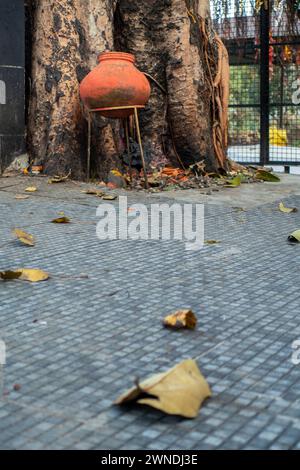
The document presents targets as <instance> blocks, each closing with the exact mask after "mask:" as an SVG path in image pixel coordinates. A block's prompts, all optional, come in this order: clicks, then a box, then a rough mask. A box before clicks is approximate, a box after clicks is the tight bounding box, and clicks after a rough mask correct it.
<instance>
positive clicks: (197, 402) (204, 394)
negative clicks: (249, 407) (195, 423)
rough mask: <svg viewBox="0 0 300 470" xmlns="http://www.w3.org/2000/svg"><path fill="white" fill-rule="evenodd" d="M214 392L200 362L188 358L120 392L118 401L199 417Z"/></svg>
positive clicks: (119, 402) (174, 413) (189, 416)
mask: <svg viewBox="0 0 300 470" xmlns="http://www.w3.org/2000/svg"><path fill="white" fill-rule="evenodd" d="M147 395H148V396H147ZM211 395H212V394H211V390H210V387H209V385H208V383H207V382H206V380H205V378H204V377H203V375H202V374H201V372H200V370H199V369H198V366H197V364H196V362H195V361H194V360H192V359H188V360H186V361H183V362H181V363H180V364H178V365H177V366H175V367H173V368H172V369H170V370H168V371H167V372H165V373H162V374H157V375H154V376H153V377H150V378H148V379H146V380H144V381H143V382H141V383H138V384H137V385H136V386H135V387H133V388H131V389H130V390H128V391H127V392H125V393H124V394H123V395H122V396H120V397H119V398H118V399H117V401H116V402H115V404H116V405H122V404H126V403H128V402H136V403H138V404H141V405H148V406H152V407H153V408H156V409H158V410H160V411H162V412H164V413H167V414H170V415H178V416H183V417H185V418H196V416H197V415H198V412H199V409H200V407H201V405H202V403H203V402H204V400H205V399H206V398H209V397H211Z"/></svg>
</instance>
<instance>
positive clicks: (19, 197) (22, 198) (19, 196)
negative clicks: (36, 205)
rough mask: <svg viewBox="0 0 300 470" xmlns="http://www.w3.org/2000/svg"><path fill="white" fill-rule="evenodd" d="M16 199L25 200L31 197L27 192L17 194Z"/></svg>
mask: <svg viewBox="0 0 300 470" xmlns="http://www.w3.org/2000/svg"><path fill="white" fill-rule="evenodd" d="M15 199H17V200H19V201H23V200H24V199H29V196H26V195H25V194H16V195H15Z"/></svg>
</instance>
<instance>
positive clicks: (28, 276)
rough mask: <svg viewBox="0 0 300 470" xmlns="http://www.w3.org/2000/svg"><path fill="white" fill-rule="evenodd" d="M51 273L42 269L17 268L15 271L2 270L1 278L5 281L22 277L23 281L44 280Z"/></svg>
mask: <svg viewBox="0 0 300 470" xmlns="http://www.w3.org/2000/svg"><path fill="white" fill-rule="evenodd" d="M49 277H50V276H49V274H48V273H46V272H45V271H41V270H40V269H27V268H22V269H16V270H14V271H3V272H0V278H1V279H3V280H5V281H10V280H14V279H20V280H22V281H28V282H42V281H46V280H47V279H49Z"/></svg>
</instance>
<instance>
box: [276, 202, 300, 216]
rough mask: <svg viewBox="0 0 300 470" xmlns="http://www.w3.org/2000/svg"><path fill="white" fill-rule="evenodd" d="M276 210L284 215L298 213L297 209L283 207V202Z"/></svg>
mask: <svg viewBox="0 0 300 470" xmlns="http://www.w3.org/2000/svg"><path fill="white" fill-rule="evenodd" d="M278 209H279V210H280V212H284V213H285V214H292V213H293V212H298V209H297V208H296V207H285V205H284V204H283V202H280V203H279V206H278Z"/></svg>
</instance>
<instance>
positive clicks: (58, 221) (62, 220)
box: [52, 217, 71, 224]
mask: <svg viewBox="0 0 300 470" xmlns="http://www.w3.org/2000/svg"><path fill="white" fill-rule="evenodd" d="M70 222H71V220H70V219H69V217H59V218H58V219H54V220H52V224H69V223H70Z"/></svg>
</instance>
